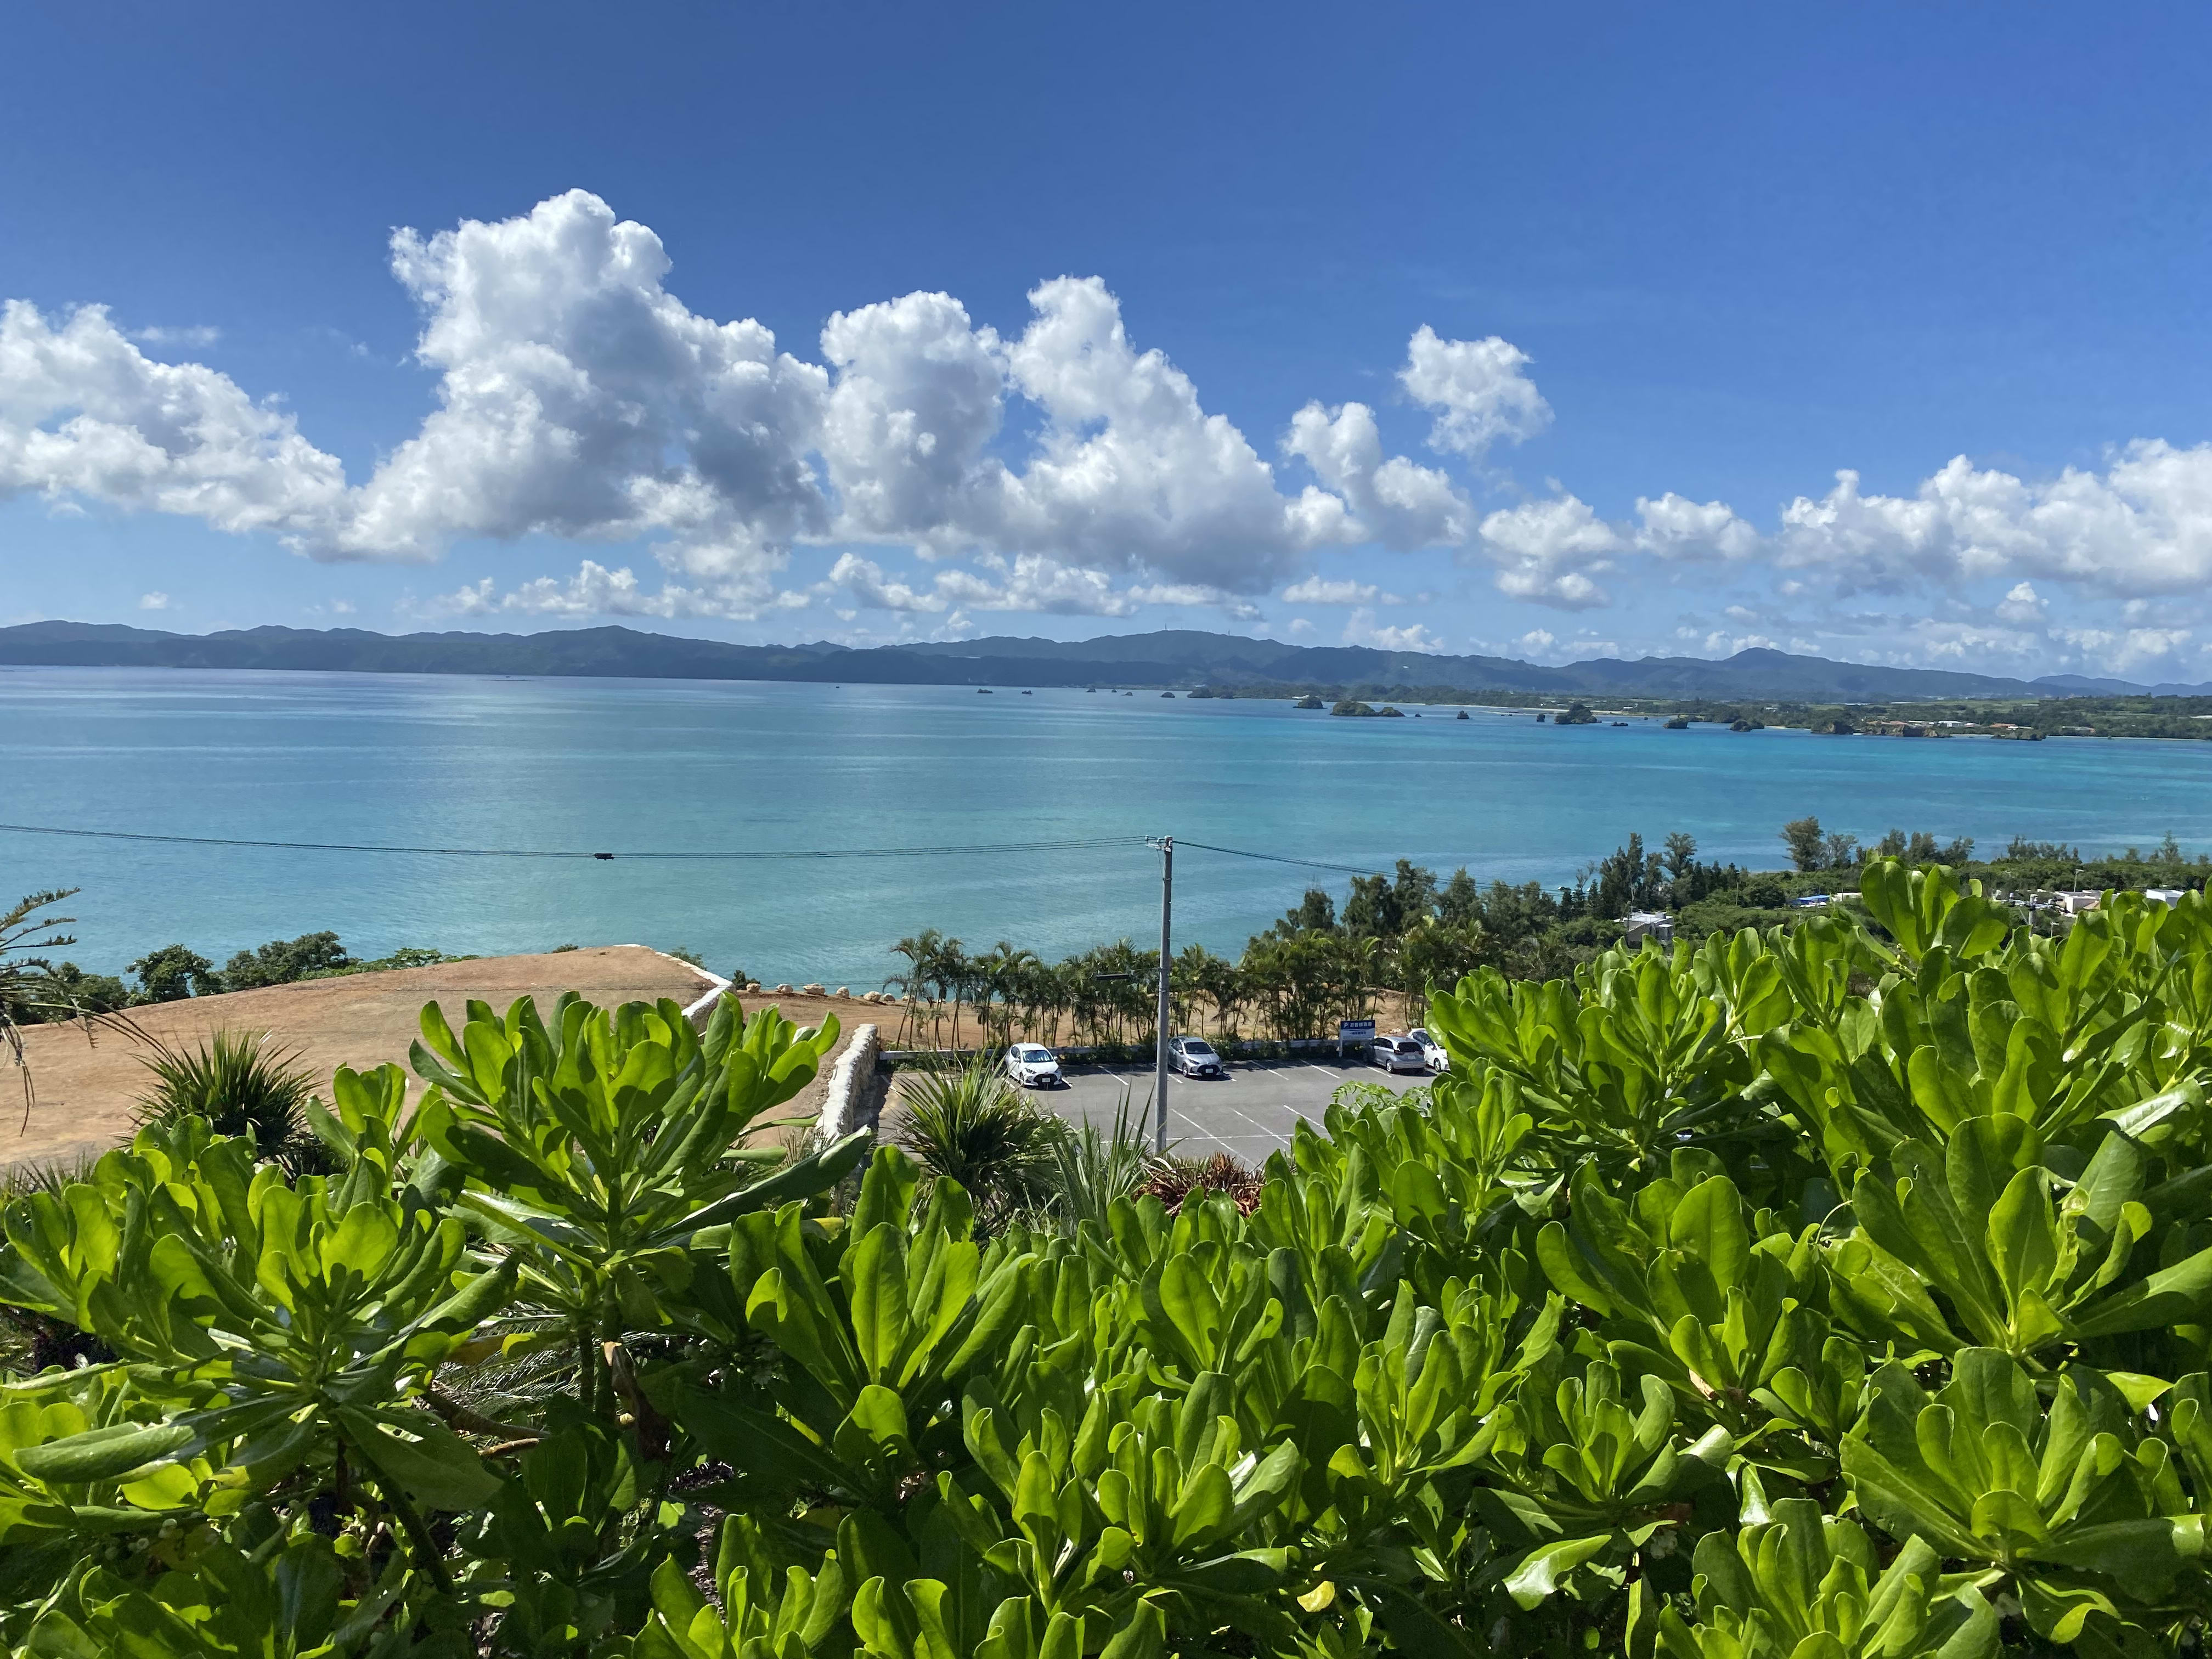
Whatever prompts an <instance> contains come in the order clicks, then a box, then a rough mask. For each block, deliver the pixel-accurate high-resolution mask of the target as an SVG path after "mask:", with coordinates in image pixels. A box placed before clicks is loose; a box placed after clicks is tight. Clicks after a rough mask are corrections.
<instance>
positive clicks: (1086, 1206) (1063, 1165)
mask: <svg viewBox="0 0 2212 1659" xmlns="http://www.w3.org/2000/svg"><path fill="white" fill-rule="evenodd" d="M1151 1167H1152V1154H1151V1152H1149V1151H1147V1150H1146V1146H1145V1130H1144V1122H1143V1118H1142V1115H1141V1114H1132V1112H1131V1111H1130V1109H1129V1103H1128V1101H1127V1099H1126V1098H1125V1099H1123V1101H1122V1102H1121V1106H1120V1107H1119V1108H1118V1109H1116V1110H1115V1114H1114V1121H1113V1122H1112V1124H1111V1125H1101V1124H1098V1123H1096V1122H1093V1121H1090V1120H1088V1119H1085V1121H1081V1122H1079V1123H1059V1124H1056V1125H1055V1126H1054V1133H1053V1135H1052V1136H1051V1139H1050V1145H1049V1147H1048V1152H1047V1153H1046V1157H1045V1159H1044V1169H1043V1172H1042V1173H1043V1177H1044V1178H1043V1181H1042V1183H1041V1184H1042V1186H1043V1188H1045V1193H1044V1200H1043V1204H1042V1210H1043V1212H1044V1215H1045V1217H1046V1218H1047V1219H1048V1221H1049V1222H1050V1223H1051V1224H1052V1225H1056V1226H1059V1227H1062V1228H1065V1229H1066V1230H1068V1231H1073V1230H1074V1229H1075V1228H1077V1227H1079V1226H1081V1225H1083V1224H1084V1223H1085V1222H1086V1221H1094V1222H1097V1224H1098V1225H1100V1226H1102V1227H1103V1226H1104V1225H1106V1212H1107V1211H1108V1210H1109V1208H1110V1207H1111V1206H1112V1205H1113V1202H1114V1200H1115V1199H1117V1198H1127V1196H1128V1195H1129V1194H1131V1193H1133V1192H1134V1191H1135V1190H1136V1189H1137V1186H1138V1183H1139V1182H1141V1181H1143V1180H1144V1178H1145V1174H1146V1170H1149V1169H1150V1168H1151Z"/></svg>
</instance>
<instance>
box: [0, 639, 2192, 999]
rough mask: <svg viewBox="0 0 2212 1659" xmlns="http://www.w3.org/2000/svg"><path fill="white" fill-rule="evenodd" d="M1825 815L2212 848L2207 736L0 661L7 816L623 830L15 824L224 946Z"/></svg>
mask: <svg viewBox="0 0 2212 1659" xmlns="http://www.w3.org/2000/svg"><path fill="white" fill-rule="evenodd" d="M1808 812H1809V813H1814V814H1816V815H1817V816H1818V817H1820V821H1821V823H1823V824H1824V825H1825V826H1826V827H1827V828H1829V829H1844V830H1850V831H1854V832H1856V833H1857V834H1858V835H1859V836H1862V837H1863V838H1866V839H1872V838H1874V837H1876V836H1880V835H1881V833H1882V832H1883V831H1885V830H1887V829H1891V828H1898V829H1907V830H1911V829H1928V830H1931V831H1933V832H1935V833H1936V835H1937V836H1940V837H1942V838H1944V839H1946V840H1948V839H1949V838H1950V837H1952V836H1960V835H1967V836H1974V837H1976V838H1977V840H1978V841H1979V842H1981V843H1982V844H1983V846H1984V848H1995V847H1999V846H2002V844H2003V842H2006V841H2007V840H2008V839H2009V838H2011V837H2012V836H2015V835H2025V836H2029V837H2031V838H2033V839H2035V840H2039V841H2066V842H2078V843H2081V845H2083V846H2084V847H2085V848H2088V849H2090V850H2103V849H2114V848H2121V847H2124V846H2127V845H2130V844H2132V845H2137V846H2142V847H2144V848H2148V847H2150V846H2153V845H2154V844H2155V843H2156V842H2158V841H2159V840H2160V837H2162V836H2165V835H2166V834H2168V833H2171V834H2172V835H2173V836H2175V837H2176V838H2177V839H2178V840H2179V842H2181V843H2182V845H2183V846H2184V847H2185V848H2188V849H2189V850H2190V851H2191V852H2192V853H2193V852H2195V851H2197V850H2199V849H2203V848H2212V743H2179V742H2160V741H2125V740H2118V741H2116V740H2106V739H2097V738H2080V739H2069V738H2057V739H2052V740H2051V741H2048V742H2045V743H2039V744H2023V743H2000V742H1990V741H1987V740H1980V739H1966V738H1952V739H1920V740H1914V739H1907V738H1864V737H1854V738H1834V737H1814V736H1812V735H1810V734H1808V733H1805V732H1787V731H1779V730H1768V731H1764V732H1746V733H1733V732H1727V731H1724V730H1723V729H1721V728H1719V727H1717V726H1693V727H1692V728H1691V729H1690V730H1688V731H1686V732H1668V731H1665V730H1662V728H1661V726H1660V724H1659V722H1658V721H1656V720H1634V721H1632V722H1631V723H1630V724H1629V725H1628V726H1625V727H1620V726H1610V725H1600V726H1580V727H1567V728H1561V727H1557V726H1551V725H1548V724H1546V725H1541V726H1540V725H1538V724H1537V723H1536V722H1535V721H1534V719H1533V718H1532V717H1531V716H1530V715H1528V714H1503V713H1499V712H1497V711H1492V710H1486V709H1478V710H1475V711H1474V712H1473V714H1472V718H1471V719H1469V720H1455V719H1454V718H1453V711H1452V710H1450V709H1448V708H1446V709H1436V708H1431V709H1424V710H1423V711H1422V718H1420V719H1418V720H1415V719H1411V718H1408V719H1406V720H1339V719H1334V718H1331V717H1329V716H1328V715H1327V714H1320V713H1313V712H1304V711H1299V710H1296V709H1293V708H1290V707H1289V706H1288V705H1287V704H1285V703H1282V702H1249V701H1240V702H1224V701H1197V702H1193V701H1190V700H1188V699H1184V698H1181V697H1177V698H1175V699H1172V700H1170V699H1166V698H1163V697H1161V696H1159V695H1158V693H1157V692H1142V691H1140V692H1138V693H1137V694H1135V695H1134V696H1120V695H1116V694H1110V693H1108V692H1105V691H1100V692H1097V693H1096V694H1086V693H1085V692H1084V691H1083V690H1080V689H1077V690H1037V691H1036V692H1034V693H1032V694H1030V695H1026V696H1025V695H1024V694H1023V693H1022V692H1021V691H1019V690H1017V689H1015V688H1012V687H1003V686H1002V687H999V688H996V689H995V690H994V694H993V695H991V696H980V695H978V694H977V693H976V692H975V691H974V690H969V689H965V688H960V689H954V688H945V687H935V686H930V687H922V686H846V687H832V686H823V685H787V684H757V683H742V682H698V681H671V680H585V679H498V678H468V677H452V678H445V677H430V676H422V677H416V676H403V675H345V674H286V673H247V672H214V671H210V672H197V671H167V670H135V669H47V668H0V821H4V822H5V823H9V824H17V825H35V826H46V827H52V828H65V829H99V830H109V831H129V832H134V833H139V834H154V835H173V836H196V837H218V838H222V837H228V838H236V839H243V840H254V841H275V842H348V843H380V844H404V845H408V846H435V847H450V848H520V849H528V850H538V851H611V852H614V853H616V854H617V855H618V856H617V857H616V858H615V859H613V860H606V861H601V860H520V859H505V858H462V857H447V856H439V855H435V854H422V853H350V852H335V851H303V850H292V849H282V848H242V847H207V846H189V845H179V844H170V843H161V842H131V841H107V840H86V839H76V838H71V837H60V836H33V835H23V834H18V833H13V832H9V831H0V889H4V890H5V893H6V896H9V897H12V896H15V895H16V894H19V893H24V892H28V891H30V890H33V889H40V888H51V887H77V888H81V889H82V892H81V893H80V894H79V895H78V896H76V898H74V899H72V900H70V902H69V905H68V906H67V909H68V910H69V912H70V914H73V915H75V916H76V918H77V921H76V927H74V929H73V930H72V931H74V932H75V933H76V934H77V936H78V938H79V940H80V943H79V944H77V945H75V946H73V947H72V948H71V949H70V951H68V952H67V954H68V956H69V957H70V958H71V959H73V960H75V961H76V962H77V963H80V964H81V965H82V966H83V967H85V968H87V969H94V970H96V971H104V972H115V971H118V970H120V969H121V968H122V967H123V965H124V964H125V963H127V962H129V961H131V959H132V958H134V957H137V956H139V955H141V954H143V952H145V951H148V950H149V949H152V948H155V947H157V946H160V945H167V944H170V943H173V942H182V943H184V944H186V945H191V947H192V948H193V949H194V950H197V951H199V952H200V953H201V954H202V955H204V956H207V957H212V958H214V959H215V960H216V962H217V963H221V962H222V960H223V959H224V958H226V957H228V956H229V955H230V953H231V952H233V951H236V950H240V949H241V948H246V947H250V946H252V945H259V944H261V943H262V942H264V940H268V939H276V938H290V937H292V936H294V935H295V934H299V933H307V932H311V931H315V930H318V929H322V928H331V929H334V930H336V931H337V933H338V934H339V935H340V937H341V938H342V939H343V941H344V943H345V944H346V945H347V947H348V948H349V950H351V951H353V953H354V954H355V955H356V957H375V956H381V955H385V954H388V953H389V952H390V951H392V950H394V949H396V948H398V947H399V946H402V945H429V946H434V947H435V948H437V949H440V950H443V951H450V952H456V953H459V952H471V953H478V954H490V953H498V952H507V951H538V950H546V949H550V948H551V947H552V946H554V945H560V944H564V943H574V944H586V945H589V944H623V943H636V944H644V945H656V946H659V947H661V948H663V949H667V948H671V947H677V948H681V949H684V950H688V951H694V952H696V953H697V954H698V955H699V956H701V957H702V958H703V959H704V960H705V961H706V963H707V964H708V966H709V967H711V968H714V969H716V970H717V971H718V972H722V973H729V972H732V971H733V970H738V971H742V972H744V973H745V974H748V975H751V976H752V977H754V978H757V979H761V980H764V981H768V982H769V983H771V984H773V983H775V982H776V981H785V980H788V981H792V982H793V983H805V982H807V981H820V982H822V983H823V984H826V985H829V986H832V987H835V986H839V985H848V986H850V987H852V988H853V989H854V990H856V991H857V990H861V989H867V988H872V987H878V986H880V985H881V984H882V983H883V981H884V977H885V976H886V975H889V974H890V973H892V972H893V971H894V970H895V969H896V958H895V957H893V954H892V948H891V947H892V946H893V945H894V944H895V943H896V941H897V940H898V939H900V938H901V937H902V936H903V935H907V934H911V933H916V932H918V931H920V930H921V929H922V928H925V927H936V928H939V929H940V930H941V931H943V932H944V933H948V934H951V935H953V936H956V937H957V938H959V939H963V940H965V941H966V942H967V944H968V945H969V947H970V948H971V949H975V948H980V947H982V946H987V945H990V944H992V943H994V942H995V941H997V940H1000V939H1006V940H1009V941H1012V943H1014V944H1017V945H1024V946H1026V947H1028V948H1030V949H1032V950H1035V951H1039V952H1040V953H1042V954H1043V955H1045V956H1046V957H1059V956H1061V955H1064V954H1066V953H1068V952H1070V951H1078V950H1081V949H1084V948H1085V947H1087V946H1090V945H1096V944H1102V943H1106V942H1110V941H1111V940H1113V939H1119V938H1121V937H1124V936H1127V937H1129V938H1131V939H1134V940H1136V941H1138V942H1139V944H1150V943H1152V942H1153V941H1154V940H1156V939H1157V938H1158V928H1159V873H1158V872H1159V859H1158V854H1156V853H1154V852H1152V851H1151V850H1150V849H1148V848H1146V847H1144V846H1143V845H1141V844H1136V843H1131V844H1127V845H1107V846H1085V847H1057V848H1055V847H1032V848H1027V849H1025V850H1018V851H983V852H963V853H943V852H935V853H928V854H915V855H904V856H894V855H888V854H887V855H884V856H879V857H871V858H864V859H863V858H855V859H819V858H805V859H755V860H696V861H693V860H674V859H667V860H656V859H644V858H636V857H627V856H622V855H623V854H640V853H647V852H651V853H687V854H688V853H704V852H713V853H731V852H743V853H747V854H762V853H810V854H811V853H819V852H822V851H824V850H842V849H854V848H917V847H919V848H945V847H985V848H1005V847H1007V846H1009V845H1012V844H1016V843H1035V842H1068V841H1101V840H1106V839H1109V838H1112V837H1117V836H1163V835H1165V836H1176V837H1177V838H1178V841H1179V842H1185V843H1188V842H1207V843H1211V844H1212V845H1214V846H1218V847H1223V848H1237V849H1241V850H1242V851H1245V852H1249V853H1257V854H1267V855H1269V856H1268V857H1267V858H1264V859H1263V858H1245V857H1239V856H1234V855H1231V854H1226V853H1220V852H1211V851H1203V850H1200V849H1198V848H1193V847H1190V846H1188V845H1183V846H1181V847H1179V848H1178V851H1177V854H1176V860H1175V863H1176V871H1175V878H1176V879H1175V921H1176V929H1175V936H1176V945H1177V947H1178V948H1180V947H1181V946H1182V945H1184V944H1188V943H1190V942H1192V941H1197V942H1200V943H1202V944H1204V945H1207V946H1209V947H1210V948H1212V949H1213V950H1215V951H1220V952H1223V953H1225V954H1234V953H1235V952H1236V951H1239V950H1241V949H1242V948H1243V944H1244V941H1245V940H1246V939H1247V938H1248V937H1249V936H1250V935H1251V934H1252V933H1255V932H1258V931H1259V930H1261V929H1262V928H1264V927H1266V926H1267V924H1268V923H1269V922H1270V921H1273V919H1274V918H1275V917H1276V916H1278V915H1280V914H1281V913H1282V911H1283V910H1284V909H1285V908H1287V907H1289V906H1290V905H1291V904H1292V903H1294V902H1296V901H1297V897H1298V896H1299V895H1300V893H1301V892H1303V891H1304V889H1305V888H1306V887H1307V886H1308V885H1310V884H1321V885H1323V886H1326V887H1327V888H1328V889H1329V890H1331V891H1332V892H1333V893H1334V894H1335V895H1336V896H1338V897H1339V898H1340V899H1341V896H1342V894H1343V891H1344V888H1345V884H1346V875H1345V874H1343V873H1341V872H1338V871H1334V870H1327V869H1315V868H1310V867H1305V866H1301V865H1299V864H1296V863H1285V862H1279V861H1278V860H1310V861H1312V862H1313V863H1315V864H1319V865H1337V866H1357V867H1359V868H1374V867H1385V868H1387V867H1388V866H1389V865H1390V864H1391V863H1392V862H1393V861H1394V860H1397V859H1400V858H1410V859H1413V860H1416V861H1417V862H1419V863H1422V864H1425V865H1429V866H1433V867H1435V868H1436V869H1437V870H1438V871H1439V872H1443V873H1444V874H1446V875H1449V872H1451V871H1452V870H1454V869H1455V868H1457V867H1458V866H1462V865H1464V866H1466V867H1467V868H1468V870H1469V871H1470V872H1473V874H1474V876H1475V877H1476V878H1478V879H1479V880H1480V881H1482V882H1483V883H1485V884H1487V883H1489V882H1490V881H1492V880H1493V879H1498V880H1504V881H1509V882H1524V881H1530V880H1536V881H1541V882H1544V883H1546V884H1554V885H1555V884H1559V883H1563V882H1567V881H1571V879H1572V878H1573V877H1574V875H1575V872H1577V870H1579V869H1581V868H1582V867H1583V866H1585V865H1587V864H1589V862H1590V861H1591V860H1595V859H1596V858H1599V857H1601V856H1602V855H1603V854H1606V853H1607V852H1609V851H1611V850H1612V849H1613V848H1614V847H1616V846H1617V845H1619V844H1620V842H1622V841H1624V840H1625V839H1626V837H1627V836H1628V834H1629V832H1630V831H1632V830H1636V831H1640V832H1641V833H1642V834H1643V836H1644V839H1645V841H1646V842H1649V843H1652V844H1654V845H1656V843H1657V842H1658V841H1659V840H1660V838H1662V836H1665V835H1666V834H1667V833H1668V831H1670V830H1675V829H1686V830H1688V831H1689V832H1690V833H1692V835H1694V836H1696V837H1697V838H1698V842H1699V848H1700V850H1701V855H1702V856H1705V857H1707V858H1717V859H1719V860H1736V861H1738V862H1741V863H1747V864H1757V865H1760V866H1766V867H1774V866H1777V865H1778V864H1779V863H1780V862H1781V861H1782V860H1781V853H1782V848H1781V843H1780V842H1779V840H1778V830H1779V829H1780V828H1781V826H1782V824H1783V823H1784V822H1785V821H1786V820H1788V819H1790V818H1794V817H1800V816H1802V815H1803V814H1806V813H1808Z"/></svg>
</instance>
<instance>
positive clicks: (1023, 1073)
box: [1006, 1042, 1067, 1089]
mask: <svg viewBox="0 0 2212 1659" xmlns="http://www.w3.org/2000/svg"><path fill="white" fill-rule="evenodd" d="M1006 1075H1007V1076H1008V1077H1010V1078H1012V1079H1013V1080H1014V1081H1015V1082H1017V1083H1018V1084H1020V1085H1022V1087H1023V1088H1024V1089H1057V1088H1058V1087H1060V1085H1061V1084H1063V1083H1065V1082H1066V1080H1067V1079H1065V1078H1063V1077H1062V1076H1060V1062H1059V1061H1058V1060H1055V1059H1054V1058H1053V1053H1052V1050H1051V1049H1049V1048H1045V1047H1043V1046H1042V1044H1040V1043H1035V1042H1017V1043H1015V1044H1014V1045H1013V1046H1012V1048H1008V1049H1007V1050H1006Z"/></svg>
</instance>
